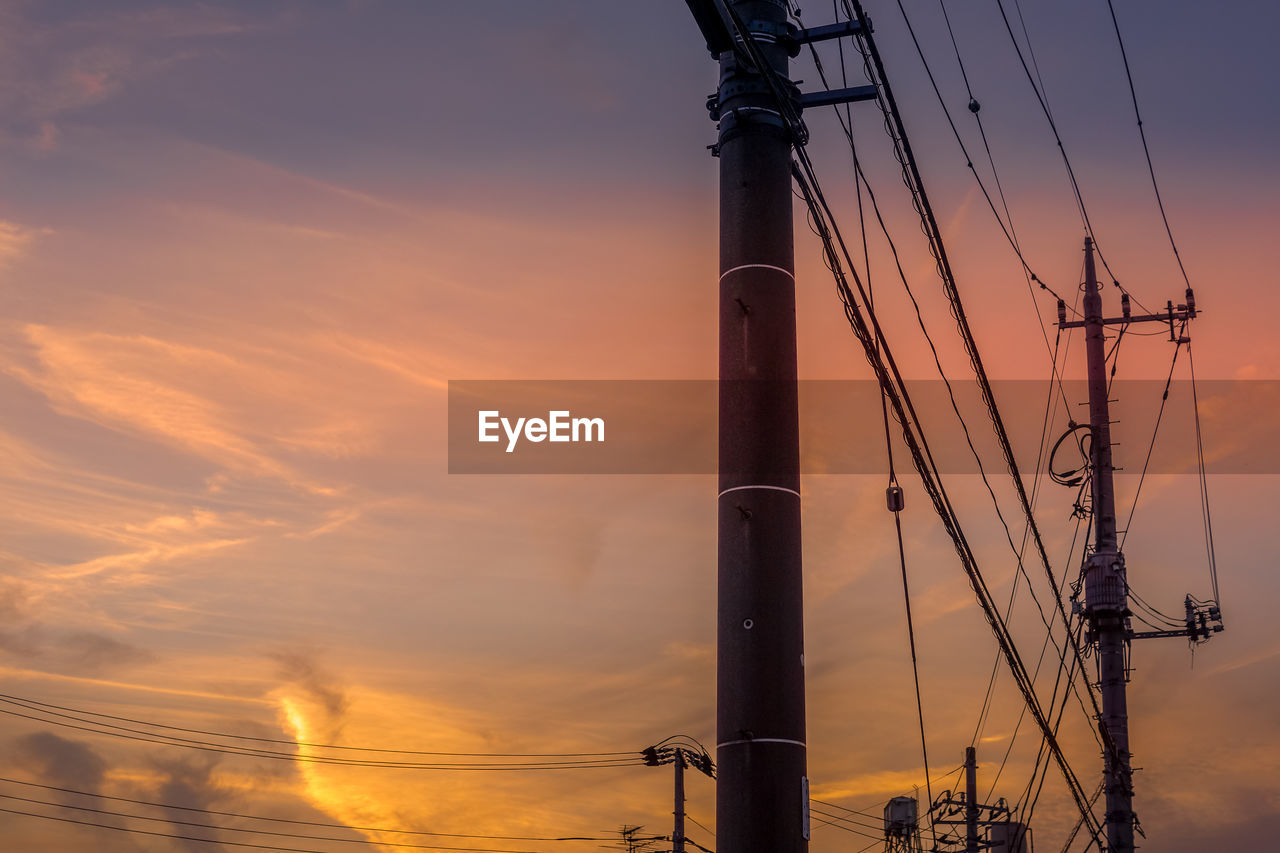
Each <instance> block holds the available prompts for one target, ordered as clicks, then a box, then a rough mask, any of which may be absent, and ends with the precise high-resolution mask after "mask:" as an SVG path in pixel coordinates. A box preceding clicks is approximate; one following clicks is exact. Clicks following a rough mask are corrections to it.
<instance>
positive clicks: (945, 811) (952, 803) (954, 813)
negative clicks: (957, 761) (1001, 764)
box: [930, 746, 1011, 853]
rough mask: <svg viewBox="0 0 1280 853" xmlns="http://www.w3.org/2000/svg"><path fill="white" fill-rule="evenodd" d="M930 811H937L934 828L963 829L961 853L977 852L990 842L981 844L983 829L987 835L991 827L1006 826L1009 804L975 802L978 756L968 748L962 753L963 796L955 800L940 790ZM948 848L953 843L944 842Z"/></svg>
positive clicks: (976, 798)
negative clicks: (961, 827) (955, 827)
mask: <svg viewBox="0 0 1280 853" xmlns="http://www.w3.org/2000/svg"><path fill="white" fill-rule="evenodd" d="M930 811H931V812H937V816H936V817H934V818H933V819H932V823H933V825H934V826H935V827H938V826H963V827H964V850H965V853H977V852H978V851H979V850H988V849H990V848H991V847H992V845H991V843H990V842H988V841H984V840H983V839H982V837H981V836H980V835H979V834H978V833H979V831H980V830H982V829H985V830H987V831H988V834H989V833H990V830H991V829H992V828H994V827H1002V826H1004V825H1005V824H1008V823H1009V819H1010V817H1011V815H1010V812H1009V805H1008V803H1006V802H1005V801H1004V798H1003V797H1001V798H1000V799H999V800H997V801H996V804H995V805H986V804H984V803H980V802H978V754H977V750H975V749H974V748H973V747H972V746H969V747H965V750H964V793H963V794H962V795H960V796H959V797H956V796H954V795H953V794H952V793H951V792H950V791H943V792H942V793H941V794H940V795H939V796H938V799H937V800H935V801H934V802H933V805H932V808H931V809H930ZM941 840H944V841H947V843H948V845H950V844H953V843H955V842H953V841H950V840H947V838H946V836H943V839H941Z"/></svg>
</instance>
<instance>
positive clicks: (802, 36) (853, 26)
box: [793, 21, 870, 44]
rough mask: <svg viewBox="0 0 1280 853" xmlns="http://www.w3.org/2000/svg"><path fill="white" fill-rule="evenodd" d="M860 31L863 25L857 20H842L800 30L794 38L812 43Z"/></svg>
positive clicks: (797, 40) (797, 41)
mask: <svg viewBox="0 0 1280 853" xmlns="http://www.w3.org/2000/svg"><path fill="white" fill-rule="evenodd" d="M868 23H870V22H868ZM869 28H870V27H868V29H869ZM860 32H862V25H861V24H859V23H858V22H857V21H840V22H838V23H835V24H825V25H823V26H821V27H809V28H808V29H804V30H798V31H797V32H796V34H795V35H794V36H793V38H794V39H795V41H796V43H797V44H812V43H814V42H819V41H827V40H829V39H838V38H844V37H845V36H851V35H856V34H857V33H860Z"/></svg>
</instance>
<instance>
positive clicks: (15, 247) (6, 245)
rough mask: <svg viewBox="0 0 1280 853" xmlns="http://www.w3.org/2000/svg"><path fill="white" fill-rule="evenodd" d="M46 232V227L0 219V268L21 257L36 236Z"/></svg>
mask: <svg viewBox="0 0 1280 853" xmlns="http://www.w3.org/2000/svg"><path fill="white" fill-rule="evenodd" d="M48 233H50V232H49V230H48V229H44V228H28V227H27V226H25V225H19V224H18V223H16V222H6V221H5V220H0V269H4V268H5V267H7V266H9V264H11V263H13V262H14V261H16V260H17V259H18V258H20V257H22V256H23V255H24V254H25V253H26V251H27V248H28V247H29V246H30V245H31V242H32V241H33V240H34V239H35V238H36V237H39V236H41V235H43V234H48Z"/></svg>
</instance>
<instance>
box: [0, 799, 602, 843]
mask: <svg viewBox="0 0 1280 853" xmlns="http://www.w3.org/2000/svg"><path fill="white" fill-rule="evenodd" d="M0 798H3V799H6V800H16V801H18V802H21V803H29V804H31V805H38V806H50V807H52V808H59V809H72V810H74V811H78V812H88V813H90V814H97V815H104V816H107V817H123V818H129V819H131V820H145V821H150V822H152V823H168V824H172V825H174V826H189V827H191V828H193V829H212V830H217V831H218V832H242V833H248V834H250V835H268V836H271V837H273V838H294V839H298V840H302V841H324V842H332V843H335V844H366V845H367V844H371V843H376V844H377V845H378V846H380V847H397V848H404V849H414V850H448V851H460V853H538V851H535V850H507V849H494V848H487V847H447V846H442V845H438V844H414V843H411V842H399V841H378V842H370V841H368V840H367V839H364V838H337V837H334V836H331V835H328V836H326V835H301V834H299V833H296V832H276V831H274V830H269V829H243V828H239V827H233V826H219V825H217V824H212V823H199V822H196V821H190V820H177V819H176V818H170V817H147V816H145V815H137V814H130V813H128V812H117V811H111V810H110V809H95V808H92V807H90V806H72V805H67V804H65V803H51V802H48V801H47V800H36V799H31V798H28V797H18V796H14V795H13V794H0ZM591 840H593V841H596V840H601V841H603V840H607V839H591ZM215 843H216V842H215Z"/></svg>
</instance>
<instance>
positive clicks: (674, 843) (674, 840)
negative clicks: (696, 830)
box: [671, 749, 684, 853]
mask: <svg viewBox="0 0 1280 853" xmlns="http://www.w3.org/2000/svg"><path fill="white" fill-rule="evenodd" d="M671 763H672V764H674V765H675V768H676V807H675V811H673V812H672V814H674V815H675V826H674V827H673V828H672V830H671V853H684V750H682V749H677V750H676V760H675V761H673V762H671Z"/></svg>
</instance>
